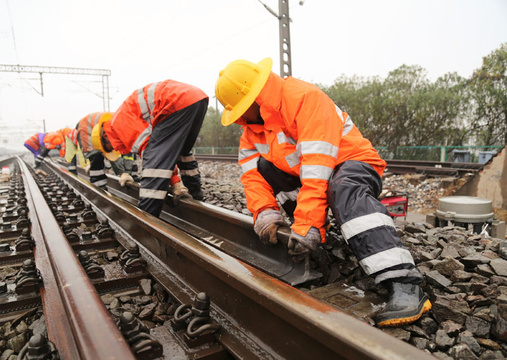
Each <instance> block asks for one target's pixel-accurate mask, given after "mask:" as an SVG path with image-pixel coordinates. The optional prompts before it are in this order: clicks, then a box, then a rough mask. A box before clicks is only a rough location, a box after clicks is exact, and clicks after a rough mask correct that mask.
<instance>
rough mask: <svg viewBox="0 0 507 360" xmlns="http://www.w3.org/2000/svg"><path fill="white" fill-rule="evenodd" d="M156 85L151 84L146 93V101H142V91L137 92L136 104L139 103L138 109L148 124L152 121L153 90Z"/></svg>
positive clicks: (153, 106)
mask: <svg viewBox="0 0 507 360" xmlns="http://www.w3.org/2000/svg"><path fill="white" fill-rule="evenodd" d="M157 84H158V83H153V84H151V85H150V87H149V88H148V90H147V91H146V98H147V101H146V100H145V99H144V90H143V89H142V88H141V89H139V90H137V102H138V103H139V109H141V113H142V116H143V119H144V121H146V122H148V123H150V124H151V120H153V109H154V108H155V89H156V88H157Z"/></svg>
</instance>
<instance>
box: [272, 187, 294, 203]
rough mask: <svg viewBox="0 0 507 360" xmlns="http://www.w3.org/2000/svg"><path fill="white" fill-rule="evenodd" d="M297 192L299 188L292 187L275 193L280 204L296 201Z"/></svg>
mask: <svg viewBox="0 0 507 360" xmlns="http://www.w3.org/2000/svg"><path fill="white" fill-rule="evenodd" d="M298 194H299V188H297V189H294V190H292V191H280V192H279V193H278V194H276V200H278V202H279V203H280V205H283V204H285V203H286V202H287V201H289V200H290V201H296V200H297V198H298Z"/></svg>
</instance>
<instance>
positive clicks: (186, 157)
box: [180, 155, 195, 162]
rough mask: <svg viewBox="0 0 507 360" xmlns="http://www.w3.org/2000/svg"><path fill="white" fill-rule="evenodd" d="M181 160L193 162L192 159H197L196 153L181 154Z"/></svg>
mask: <svg viewBox="0 0 507 360" xmlns="http://www.w3.org/2000/svg"><path fill="white" fill-rule="evenodd" d="M180 161H181V162H192V161H195V156H194V155H188V156H180Z"/></svg>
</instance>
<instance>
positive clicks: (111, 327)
mask: <svg viewBox="0 0 507 360" xmlns="http://www.w3.org/2000/svg"><path fill="white" fill-rule="evenodd" d="M17 159H18V164H19V166H20V169H21V173H22V174H23V179H24V183H25V189H26V193H27V197H28V198H29V201H28V204H29V209H30V218H31V220H32V230H33V231H34V237H37V238H39V239H42V241H43V242H38V243H37V244H36V260H38V261H36V264H37V266H39V264H41V266H40V267H41V269H40V270H41V273H42V276H43V280H44V289H43V290H42V294H43V299H44V300H43V302H44V311H45V315H46V316H45V317H46V322H47V325H48V335H49V340H50V341H52V342H54V343H55V345H56V347H57V348H58V350H59V351H62V353H63V355H65V356H62V358H64V359H86V360H97V359H121V360H125V359H132V360H133V359H135V357H134V355H133V353H132V351H131V350H130V347H129V345H128V343H127V342H126V341H125V339H124V338H123V335H122V334H121V332H120V330H119V329H118V328H117V326H116V324H115V323H114V321H113V320H112V317H111V316H110V314H109V313H108V311H107V309H106V308H105V306H104V304H103V303H102V300H101V299H100V297H99V296H98V293H97V292H96V290H95V288H94V286H93V284H92V283H91V281H90V280H89V278H88V276H87V275H86V273H85V271H84V269H83V267H82V266H81V265H80V264H79V261H78V259H77V257H76V254H75V253H74V251H73V250H72V248H71V246H70V245H69V243H68V241H67V239H66V237H65V235H64V234H63V232H62V230H61V229H60V226H59V225H58V223H57V221H56V219H55V218H54V216H53V213H52V212H51V210H50V208H49V206H48V205H47V203H46V201H45V199H44V197H43V195H42V193H41V192H40V190H39V188H38V186H37V184H36V182H35V180H34V179H33V177H32V176H31V174H30V172H29V170H28V168H27V166H26V165H25V164H24V162H23V161H22V160H21V159H20V158H19V157H18V158H17ZM45 256H47V257H48V259H49V261H50V264H51V265H47V264H45V263H46V262H45V261H44V260H43V258H44V257H45ZM41 261H42V262H41ZM64 314H65V315H64ZM66 332H67V333H66ZM71 338H73V340H72V339H71Z"/></svg>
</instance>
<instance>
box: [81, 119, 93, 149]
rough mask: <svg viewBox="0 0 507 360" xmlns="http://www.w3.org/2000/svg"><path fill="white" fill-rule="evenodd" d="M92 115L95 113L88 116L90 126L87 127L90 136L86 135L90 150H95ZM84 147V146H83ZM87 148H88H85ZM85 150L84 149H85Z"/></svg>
mask: <svg viewBox="0 0 507 360" xmlns="http://www.w3.org/2000/svg"><path fill="white" fill-rule="evenodd" d="M92 115H93V114H90V115H89V116H88V126H87V129H86V132H87V133H88V134H89V136H87V137H86V140H87V142H88V144H87V145H88V150H89V151H90V150H93V143H92V130H93V127H92V120H93V118H92ZM83 147H84V146H83ZM85 150H86V149H85ZM85 150H83V151H85Z"/></svg>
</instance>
